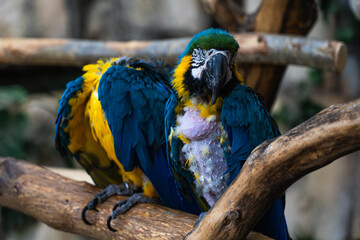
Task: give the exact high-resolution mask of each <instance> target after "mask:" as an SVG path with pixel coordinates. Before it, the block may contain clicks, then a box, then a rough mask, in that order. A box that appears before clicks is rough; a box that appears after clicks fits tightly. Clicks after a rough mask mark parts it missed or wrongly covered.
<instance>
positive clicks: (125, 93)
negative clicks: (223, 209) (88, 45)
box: [98, 61, 200, 214]
mask: <svg viewBox="0 0 360 240" xmlns="http://www.w3.org/2000/svg"><path fill="white" fill-rule="evenodd" d="M171 92H172V91H171V88H170V87H169V78H168V75H165V74H163V73H162V72H161V71H159V69H156V68H155V67H154V66H152V65H150V64H149V63H146V62H143V61H134V62H131V63H130V64H129V66H117V65H115V66H112V67H111V68H109V69H108V70H107V71H106V72H105V73H104V74H103V76H102V78H101V80H100V83H99V89H98V95H99V100H100V102H101V106H102V109H103V110H104V113H105V116H106V119H107V122H108V124H109V127H110V130H111V132H112V134H113V138H114V147H115V153H116V156H117V158H118V159H119V161H120V162H121V164H122V165H123V167H124V169H125V170H126V171H131V170H133V169H134V167H140V169H141V170H142V171H144V173H145V175H146V176H147V177H148V178H149V180H150V181H151V183H152V185H153V186H154V188H155V190H156V192H157V193H158V194H159V196H160V198H161V199H162V201H163V202H164V203H165V204H166V205H167V206H169V207H172V208H176V209H180V210H183V211H187V212H192V213H196V214H198V213H200V210H199V209H198V208H197V206H196V204H194V203H192V202H187V201H185V200H184V199H183V198H182V197H181V196H180V195H179V193H178V192H177V188H176V182H175V180H174V179H173V178H172V176H171V174H170V170H169V168H168V165H167V158H166V145H165V140H166V139H165V135H164V110H165V104H166V101H167V100H168V98H169V97H170V94H171Z"/></svg>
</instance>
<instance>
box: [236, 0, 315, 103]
mask: <svg viewBox="0 0 360 240" xmlns="http://www.w3.org/2000/svg"><path fill="white" fill-rule="evenodd" d="M316 18H317V8H316V3H315V1H314V0H263V1H262V4H261V6H260V8H259V10H258V12H257V14H256V17H255V24H254V29H253V31H254V32H265V33H276V34H278V33H281V34H292V35H306V34H307V33H308V31H309V30H310V28H311V27H312V25H313V24H314V22H315V20H316ZM295 45H296V44H295ZM285 69H286V67H285V66H274V65H268V64H249V65H247V66H246V65H245V66H243V68H242V69H241V71H242V73H243V75H244V79H245V83H246V85H248V86H250V87H252V88H253V89H254V90H255V91H256V92H259V93H261V94H262V95H263V96H264V98H265V101H266V103H267V105H268V106H269V107H270V108H271V106H272V104H273V102H274V100H275V97H276V94H277V91H278V88H279V86H280V83H281V80H282V77H283V75H284V72H285Z"/></svg>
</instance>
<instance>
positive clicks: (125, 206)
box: [107, 193, 161, 232]
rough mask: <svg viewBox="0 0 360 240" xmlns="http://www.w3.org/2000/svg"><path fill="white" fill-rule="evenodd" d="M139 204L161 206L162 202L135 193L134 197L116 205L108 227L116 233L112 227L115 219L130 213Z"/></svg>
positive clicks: (108, 221)
mask: <svg viewBox="0 0 360 240" xmlns="http://www.w3.org/2000/svg"><path fill="white" fill-rule="evenodd" d="M138 203H155V204H161V200H160V199H158V198H150V197H147V196H145V195H144V193H134V194H133V195H132V196H130V197H129V198H128V199H123V200H120V201H119V202H117V203H116V204H115V205H114V208H113V211H112V213H111V215H110V216H109V218H108V220H107V226H108V228H109V229H110V230H111V231H113V232H116V229H114V228H113V227H111V221H112V220H113V219H115V218H116V217H117V216H119V215H120V214H122V213H124V212H126V211H128V210H129V209H130V208H132V207H133V206H135V205H136V204H138Z"/></svg>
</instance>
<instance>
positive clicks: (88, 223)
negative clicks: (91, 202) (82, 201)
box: [81, 206, 96, 225]
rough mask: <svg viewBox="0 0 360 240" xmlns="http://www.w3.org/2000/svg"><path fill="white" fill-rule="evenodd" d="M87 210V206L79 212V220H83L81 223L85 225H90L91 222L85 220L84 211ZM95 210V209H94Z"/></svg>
mask: <svg viewBox="0 0 360 240" xmlns="http://www.w3.org/2000/svg"><path fill="white" fill-rule="evenodd" d="M87 210H89V207H88V206H85V207H84V208H83V210H82V211H81V219H82V220H83V222H84V223H85V224H87V225H92V223H91V222H89V221H88V220H87V219H86V211H87ZM95 210H96V209H95Z"/></svg>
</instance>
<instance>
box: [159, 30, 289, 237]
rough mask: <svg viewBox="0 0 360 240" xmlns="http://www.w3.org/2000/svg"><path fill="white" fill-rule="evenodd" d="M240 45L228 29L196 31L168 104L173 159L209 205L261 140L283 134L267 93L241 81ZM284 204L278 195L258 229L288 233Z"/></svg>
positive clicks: (180, 176) (182, 182) (184, 181)
mask: <svg viewBox="0 0 360 240" xmlns="http://www.w3.org/2000/svg"><path fill="white" fill-rule="evenodd" d="M238 47H239V46H238V44H237V42H236V41H235V40H234V38H233V37H232V36H231V35H229V34H228V33H227V32H226V31H223V30H218V29H208V30H205V31H203V32H201V33H198V34H196V35H195V36H194V38H193V39H192V40H191V41H190V43H189V45H188V46H187V48H186V49H185V51H184V52H183V54H182V55H181V56H180V59H179V62H178V67H177V68H175V70H174V79H173V80H172V83H173V86H174V88H175V90H176V92H175V93H174V94H173V95H172V96H171V97H170V99H169V101H168V103H167V105H166V110H165V133H166V135H167V136H168V139H169V142H168V145H167V148H168V152H169V157H168V165H169V167H170V169H171V173H172V176H173V178H174V179H175V180H176V186H177V188H178V192H179V193H180V195H181V196H182V197H183V198H184V199H186V200H188V201H189V202H196V204H197V205H198V207H199V208H200V209H202V210H203V211H207V210H208V209H209V208H210V206H212V205H213V203H214V200H217V199H218V198H219V196H220V195H221V194H219V190H218V189H224V186H225V187H226V186H228V185H229V184H230V183H231V182H232V181H233V180H234V179H235V178H236V176H237V175H238V174H239V172H240V171H241V168H242V167H243V165H244V163H245V161H246V159H247V158H248V156H249V155H250V153H251V152H252V150H253V149H254V148H255V147H256V146H258V145H259V144H261V143H262V142H264V141H266V140H268V139H271V138H274V137H277V136H279V135H280V132H279V130H278V127H277V125H276V123H275V122H274V121H273V119H272V118H271V116H270V115H269V113H268V110H267V108H266V106H265V104H264V102H263V100H262V98H261V97H260V96H259V95H258V94H256V93H255V92H254V91H253V90H252V89H251V88H249V87H247V86H244V85H241V83H242V78H241V76H240V74H239V73H238V72H237V70H236V63H235V56H236V52H237V50H238ZM189 59H190V60H189ZM219 98H220V99H221V100H220V101H217V100H218V99H219ZM214 126H215V127H214ZM214 142H215V143H218V144H214ZM218 169H226V170H225V171H224V172H220V171H219V170H218ZM221 171H222V170H221ZM284 204H285V203H284V201H283V199H282V198H278V199H276V200H275V202H274V203H273V204H272V205H271V207H270V209H269V210H268V211H267V212H266V213H265V215H264V216H263V218H262V219H261V220H260V222H259V223H258V224H257V225H256V226H255V228H254V230H256V231H259V232H261V233H263V234H265V235H267V236H269V237H272V238H275V239H277V240H279V239H288V237H289V235H288V231H287V226H286V220H285V215H284Z"/></svg>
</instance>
